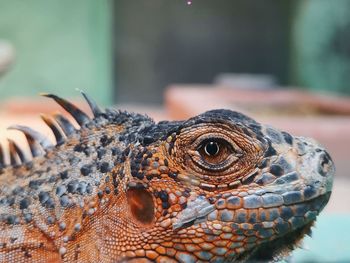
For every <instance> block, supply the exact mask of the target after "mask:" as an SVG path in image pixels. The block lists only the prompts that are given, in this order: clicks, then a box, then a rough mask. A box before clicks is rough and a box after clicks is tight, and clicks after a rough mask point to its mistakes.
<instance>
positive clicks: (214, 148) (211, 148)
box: [204, 141, 220, 156]
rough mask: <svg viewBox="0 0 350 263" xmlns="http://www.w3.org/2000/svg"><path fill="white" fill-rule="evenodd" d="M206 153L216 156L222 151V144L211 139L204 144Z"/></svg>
mask: <svg viewBox="0 0 350 263" xmlns="http://www.w3.org/2000/svg"><path fill="white" fill-rule="evenodd" d="M204 151H205V154H206V155H208V156H215V155H217V154H218V153H219V151H220V145H219V144H218V143H217V142H215V141H209V142H207V144H206V145H205V146H204Z"/></svg>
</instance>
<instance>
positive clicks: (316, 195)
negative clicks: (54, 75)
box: [0, 92, 335, 263]
mask: <svg viewBox="0 0 350 263" xmlns="http://www.w3.org/2000/svg"><path fill="white" fill-rule="evenodd" d="M82 94H83V96H84V98H85V99H86V101H87V103H88V105H89V106H90V109H91V112H92V114H87V113H86V112H84V111H82V110H81V109H79V108H78V107H76V106H75V105H74V104H73V103H71V102H69V101H68V100H65V99H63V98H60V97H58V96H56V95H53V94H44V96H46V97H49V98H52V99H53V100H55V101H56V102H57V103H58V104H59V105H61V106H62V107H63V109H65V110H66V111H67V112H68V113H69V114H70V115H71V117H72V118H70V119H69V118H67V116H66V115H63V114H61V113H56V114H52V115H42V119H43V120H44V122H45V123H46V124H47V125H48V126H49V127H50V128H51V130H52V132H53V134H54V135H55V138H56V142H55V143H53V142H52V141H50V140H49V139H48V138H46V137H45V136H44V135H42V134H41V133H39V132H38V131H35V130H33V129H31V128H30V127H26V126H21V125H14V126H11V127H9V129H14V130H18V131H21V132H22V133H23V134H24V135H25V138H26V141H27V142H28V145H24V146H23V145H18V143H16V142H15V141H13V140H9V141H8V145H9V147H8V150H7V151H6V152H5V151H4V147H2V149H0V262H18V263H22V262H251V261H254V262H256V261H276V260H279V259H282V258H284V257H285V256H287V255H289V253H291V251H292V250H293V249H294V248H295V247H297V246H298V245H299V243H300V242H301V240H302V239H303V237H304V236H305V235H310V234H311V228H312V226H313V224H314V222H315V220H316V217H317V216H318V214H319V213H320V212H321V210H322V209H323V208H324V207H325V205H326V204H327V202H328V200H329V198H330V194H331V191H332V182H333V176H334V172H335V168H334V163H333V161H332V159H331V157H330V155H329V154H328V153H327V151H326V150H325V149H324V148H323V147H322V146H320V145H319V144H318V143H317V142H316V141H314V140H313V139H309V138H304V137H298V136H292V135H291V134H289V133H288V132H284V131H280V130H278V129H275V128H273V127H271V126H269V125H263V124H260V123H258V122H257V121H255V120H253V119H251V118H250V117H248V116H246V115H243V114H241V113H238V112H235V111H231V110H225V109H219V110H211V111H207V112H205V113H202V114H200V115H198V116H195V117H192V118H190V119H188V120H184V121H160V122H157V123H156V122H154V121H153V120H152V119H151V118H150V117H148V116H146V115H141V114H137V113H129V112H126V111H121V110H117V109H114V108H107V109H104V110H101V108H100V107H99V106H98V105H97V104H96V103H95V102H94V101H93V100H92V99H91V98H90V97H89V96H87V95H86V94H85V93H83V92H82ZM74 122H76V123H75V125H74ZM25 146H28V150H29V149H30V156H28V154H25V151H24V150H23V148H24V147H25ZM5 155H7V156H8V158H7V159H8V161H6V160H5V159H6V158H5Z"/></svg>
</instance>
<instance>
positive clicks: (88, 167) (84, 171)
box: [80, 164, 92, 176]
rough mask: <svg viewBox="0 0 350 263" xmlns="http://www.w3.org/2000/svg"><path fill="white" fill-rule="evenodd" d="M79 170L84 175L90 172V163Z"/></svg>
mask: <svg viewBox="0 0 350 263" xmlns="http://www.w3.org/2000/svg"><path fill="white" fill-rule="evenodd" d="M80 172H81V174H82V175H84V176H88V175H89V174H90V173H92V165H90V164H85V165H83V166H82V167H81V168H80Z"/></svg>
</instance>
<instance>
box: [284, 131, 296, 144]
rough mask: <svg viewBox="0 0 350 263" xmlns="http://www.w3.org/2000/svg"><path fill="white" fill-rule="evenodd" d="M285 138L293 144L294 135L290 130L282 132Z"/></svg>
mask: <svg viewBox="0 0 350 263" xmlns="http://www.w3.org/2000/svg"><path fill="white" fill-rule="evenodd" d="M282 135H283V138H284V140H285V141H286V142H287V143H289V144H290V145H293V137H292V136H291V135H290V134H289V133H288V132H282Z"/></svg>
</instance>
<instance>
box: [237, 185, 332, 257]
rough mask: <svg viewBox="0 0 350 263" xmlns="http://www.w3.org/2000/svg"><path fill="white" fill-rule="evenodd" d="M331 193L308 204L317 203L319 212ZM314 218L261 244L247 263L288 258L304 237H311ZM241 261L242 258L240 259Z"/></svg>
mask: <svg viewBox="0 0 350 263" xmlns="http://www.w3.org/2000/svg"><path fill="white" fill-rule="evenodd" d="M330 195H331V192H328V193H326V194H324V195H321V196H318V197H317V198H315V199H312V200H310V201H309V202H310V203H311V204H312V203H316V202H317V203H318V206H320V207H319V211H318V212H320V211H321V210H322V209H323V207H324V206H325V205H326V204H327V202H328V200H329V198H330ZM315 221H316V218H314V219H312V220H311V221H309V222H307V223H306V224H305V225H303V226H301V227H298V228H296V229H295V230H293V231H291V232H289V233H287V234H285V235H283V236H281V237H278V238H276V239H275V240H272V241H269V242H265V243H262V244H261V245H260V246H259V247H257V248H256V250H255V251H254V252H253V254H252V255H251V256H248V257H249V258H248V261H249V262H266V261H271V260H272V261H274V262H275V261H278V260H281V259H283V258H285V257H286V256H288V255H289V254H290V253H291V252H292V250H294V249H295V248H297V247H298V246H299V245H300V244H301V241H302V239H303V238H304V237H305V235H309V236H311V233H312V231H311V228H312V227H313V225H314V223H315ZM242 259H243V258H242Z"/></svg>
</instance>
